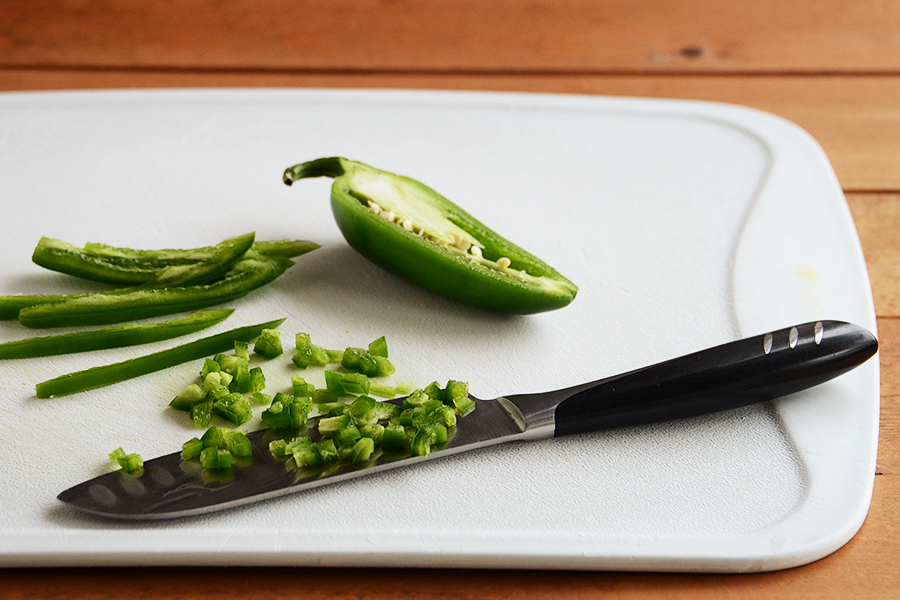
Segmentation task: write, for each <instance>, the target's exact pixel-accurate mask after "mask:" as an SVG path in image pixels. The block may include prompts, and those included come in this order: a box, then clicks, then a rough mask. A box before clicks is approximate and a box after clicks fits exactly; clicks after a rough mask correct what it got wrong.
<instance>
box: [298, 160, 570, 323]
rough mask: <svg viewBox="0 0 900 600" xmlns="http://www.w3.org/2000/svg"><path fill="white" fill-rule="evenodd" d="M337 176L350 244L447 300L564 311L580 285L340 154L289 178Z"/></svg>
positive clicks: (434, 199)
mask: <svg viewBox="0 0 900 600" xmlns="http://www.w3.org/2000/svg"><path fill="white" fill-rule="evenodd" d="M322 176H324V177H332V178H334V184H333V185H332V187H331V208H332V212H333V213H334V217H335V220H336V221H337V224H338V227H339V228H340V230H341V232H342V233H343V235H344V237H345V238H346V240H347V242H348V243H349V244H350V245H351V246H352V247H353V248H354V249H356V250H357V251H358V252H359V253H360V254H362V255H363V256H365V257H366V258H368V259H369V260H371V261H372V262H374V263H375V264H377V265H379V266H381V267H382V268H384V269H386V270H388V271H390V272H392V273H394V274H396V275H399V276H400V277H403V278H404V279H406V280H408V281H410V282H412V283H415V284H417V285H420V286H422V287H424V288H426V289H428V290H431V291H433V292H436V293H439V294H442V295H444V296H447V297H449V298H453V299H456V300H460V301H463V302H468V303H470V304H474V305H477V306H482V307H486V308H490V309H494V310H498V311H503V312H508V313H514V314H530V313H537V312H542V311H548V310H553V309H557V308H562V307H564V306H566V305H567V304H569V303H570V302H572V300H573V299H574V298H575V295H576V293H577V292H578V287H577V286H576V285H575V284H573V283H572V282H571V281H569V280H568V279H566V278H565V277H563V276H562V275H561V274H560V273H558V272H557V271H556V270H555V269H553V268H552V267H550V266H549V265H548V264H547V263H545V262H543V261H542V260H540V259H539V258H537V257H536V256H534V255H533V254H530V253H529V252H526V251H525V250H523V249H522V248H520V247H519V246H517V245H515V244H513V243H512V242H510V241H509V240H506V239H505V238H503V237H501V236H500V235H498V234H497V233H495V232H494V231H492V230H491V229H489V228H488V227H486V226H485V225H484V224H482V223H481V222H480V221H478V220H476V219H475V218H474V217H473V216H472V215H470V214H469V213H467V212H466V211H464V210H463V209H462V208H460V207H459V206H457V205H455V204H454V203H452V202H451V201H449V200H447V199H446V198H444V197H443V196H441V195H440V194H439V193H437V192H436V191H434V190H433V189H431V188H429V187H427V186H426V185H424V184H422V183H420V182H418V181H416V180H414V179H410V178H409V177H404V176H401V175H395V174H393V173H388V172H385V171H381V170H379V169H375V168H373V167H370V166H368V165H365V164H362V163H359V162H355V161H351V160H347V159H345V158H340V157H331V158H320V159H317V160H313V161H309V162H305V163H302V164H299V165H295V166H293V167H290V168H288V169H287V170H286V171H285V172H284V182H285V183H286V184H287V185H291V184H292V183H293V182H295V181H297V180H298V179H303V178H306V177H322Z"/></svg>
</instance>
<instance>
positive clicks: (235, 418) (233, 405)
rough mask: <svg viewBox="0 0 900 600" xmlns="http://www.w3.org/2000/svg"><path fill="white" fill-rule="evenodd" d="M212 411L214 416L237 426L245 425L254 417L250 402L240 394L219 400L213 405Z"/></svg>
mask: <svg viewBox="0 0 900 600" xmlns="http://www.w3.org/2000/svg"><path fill="white" fill-rule="evenodd" d="M212 410H213V414H215V415H218V416H220V417H222V418H223V419H225V420H226V421H229V422H231V423H234V424H235V425H243V424H244V423H246V422H247V421H249V420H250V418H251V417H253V412H252V411H251V409H250V400H249V399H248V398H247V397H246V396H244V395H242V394H238V393H234V394H229V395H228V396H227V397H225V398H223V399H221V400H217V401H216V402H215V403H213V408H212Z"/></svg>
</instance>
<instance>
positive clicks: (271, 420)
mask: <svg viewBox="0 0 900 600" xmlns="http://www.w3.org/2000/svg"><path fill="white" fill-rule="evenodd" d="M311 408H312V402H311V401H310V399H309V398H307V397H304V396H292V395H290V394H284V393H281V392H279V393H277V394H275V396H274V397H273V398H272V404H270V405H269V408H267V409H266V410H264V411H263V413H262V421H263V423H265V424H266V426H267V427H269V429H286V430H291V431H299V430H301V429H304V428H305V427H306V422H307V418H308V417H309V412H310V410H311Z"/></svg>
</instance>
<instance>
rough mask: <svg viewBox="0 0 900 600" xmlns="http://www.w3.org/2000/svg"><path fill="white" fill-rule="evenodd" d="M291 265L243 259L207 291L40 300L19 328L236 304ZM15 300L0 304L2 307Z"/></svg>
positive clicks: (22, 313)
mask: <svg viewBox="0 0 900 600" xmlns="http://www.w3.org/2000/svg"><path fill="white" fill-rule="evenodd" d="M292 264H293V263H292V262H291V261H290V260H287V259H282V258H277V259H276V258H242V259H241V260H239V261H238V262H237V263H235V265H234V266H233V267H232V268H231V270H230V271H229V272H228V274H227V275H226V276H225V278H224V279H221V280H219V281H216V282H215V283H211V284H208V285H200V286H185V287H173V288H161V289H141V288H126V289H123V290H114V291H111V292H99V293H95V294H79V295H76V296H68V297H66V296H44V297H43V298H46V299H50V300H48V301H47V302H45V303H41V304H36V305H33V306H27V307H25V308H22V309H21V310H19V313H18V317H19V322H20V323H22V325H24V326H26V327H35V328H40V327H73V326H79V325H105V324H108V323H121V322H123V321H134V320H138V319H147V318H151V317H158V316H163V315H169V314H173V313H179V312H185V311H189V310H197V309H200V308H206V307H208V306H213V305H216V304H222V303H224V302H230V301H232V300H235V299H237V298H240V297H241V296H244V295H246V294H248V293H250V292H251V291H253V290H255V289H257V288H260V287H262V286H264V285H266V284H267V283H270V282H272V281H274V280H275V279H276V278H277V277H278V276H280V275H281V274H282V273H284V272H285V271H286V270H287V269H288V267H290V266H291V265H292ZM15 298H17V296H6V297H5V298H0V306H3V304H4V300H7V299H15Z"/></svg>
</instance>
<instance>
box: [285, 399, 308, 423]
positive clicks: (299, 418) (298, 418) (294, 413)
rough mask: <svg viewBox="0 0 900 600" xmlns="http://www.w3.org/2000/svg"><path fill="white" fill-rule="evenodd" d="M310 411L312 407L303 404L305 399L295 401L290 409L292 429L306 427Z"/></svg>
mask: <svg viewBox="0 0 900 600" xmlns="http://www.w3.org/2000/svg"><path fill="white" fill-rule="evenodd" d="M309 409H310V405H309V404H307V403H306V402H303V399H301V398H296V399H295V400H294V403H293V404H291V405H290V408H289V413H290V417H291V420H290V422H291V425H290V427H291V429H294V430H299V429H303V428H304V427H306V422H307V419H308V418H309Z"/></svg>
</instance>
